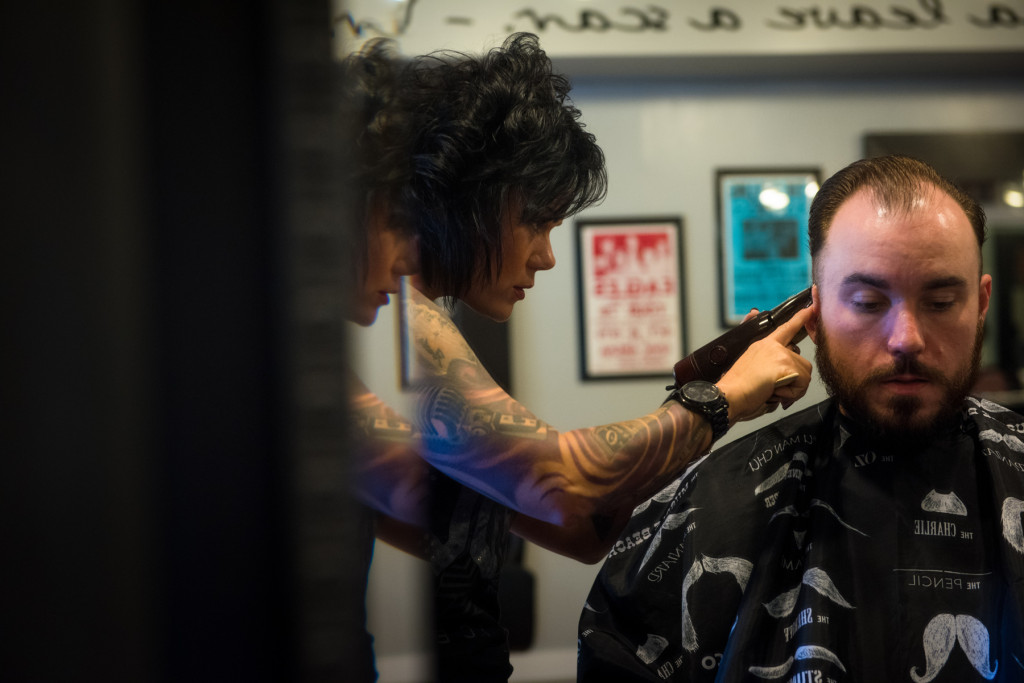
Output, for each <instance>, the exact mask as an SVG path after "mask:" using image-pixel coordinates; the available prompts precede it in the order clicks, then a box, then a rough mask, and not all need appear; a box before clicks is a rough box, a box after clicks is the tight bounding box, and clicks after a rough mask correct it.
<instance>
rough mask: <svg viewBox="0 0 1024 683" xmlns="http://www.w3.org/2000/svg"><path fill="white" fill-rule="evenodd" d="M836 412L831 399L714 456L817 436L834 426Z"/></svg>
mask: <svg viewBox="0 0 1024 683" xmlns="http://www.w3.org/2000/svg"><path fill="white" fill-rule="evenodd" d="M835 410H836V406H835V401H834V400H833V399H831V398H829V399H826V400H824V401H822V402H821V403H818V404H816V405H813V406H811V407H809V408H804V409H803V410H801V411H799V412H796V413H793V414H792V415H787V416H786V417H783V418H780V419H778V420H776V421H775V422H772V423H771V424H769V425H765V426H764V427H761V428H760V429H758V430H756V431H753V432H751V433H750V434H746V435H744V436H742V437H740V438H738V439H736V440H735V441H732V442H730V443H727V444H725V445H723V446H721V447H720V448H718V449H717V450H715V451H714V452H713V455H714V456H716V457H717V456H718V455H722V454H727V453H736V452H738V453H749V452H751V450H754V449H757V448H761V447H763V446H764V445H766V444H771V443H784V442H786V441H790V440H792V439H793V438H795V437H804V436H805V435H806V436H808V437H810V436H812V435H813V436H816V435H817V433H818V432H820V431H821V429H822V428H823V427H826V426H828V425H831V424H832V422H833V418H834V413H835Z"/></svg>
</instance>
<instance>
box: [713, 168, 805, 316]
mask: <svg viewBox="0 0 1024 683" xmlns="http://www.w3.org/2000/svg"><path fill="white" fill-rule="evenodd" d="M716 175H717V189H718V250H719V268H720V277H721V288H720V293H721V312H722V326H723V327H731V326H733V325H737V324H739V323H740V322H741V321H742V320H743V316H745V315H746V314H747V313H748V312H749V311H750V309H751V308H756V309H758V310H762V311H763V310H765V309H767V308H771V307H772V306H775V305H777V304H778V303H780V302H781V301H783V300H785V299H787V298H788V297H790V296H792V295H793V294H796V293H797V292H799V291H800V290H802V289H805V288H806V287H807V286H808V285H810V283H811V254H810V249H809V248H808V245H807V212H808V210H809V208H810V205H811V200H812V199H813V198H814V195H815V193H816V192H817V191H818V184H819V178H820V171H819V170H818V169H815V168H800V169H775V170H771V169H770V170H720V171H718V172H717V174H716Z"/></svg>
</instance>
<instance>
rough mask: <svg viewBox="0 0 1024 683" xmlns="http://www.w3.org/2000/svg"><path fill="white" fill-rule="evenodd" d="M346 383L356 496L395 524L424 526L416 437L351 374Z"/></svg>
mask: <svg viewBox="0 0 1024 683" xmlns="http://www.w3.org/2000/svg"><path fill="white" fill-rule="evenodd" d="M348 382H349V414H350V416H351V419H352V426H353V435H352V436H353V438H352V449H353V456H354V457H353V458H352V472H353V478H354V492H355V495H356V497H357V498H358V499H359V500H360V501H362V502H363V503H364V504H366V505H367V506H369V507H370V508H372V509H373V510H375V511H377V512H378V513H380V514H383V515H386V516H387V517H390V518H392V519H393V520H395V521H396V522H398V523H399V524H406V525H413V526H416V527H424V526H425V525H426V521H425V520H426V502H427V495H428V492H429V485H428V481H427V465H426V463H425V462H424V461H423V459H422V458H421V457H420V454H419V441H420V439H419V434H418V433H417V432H416V430H415V428H414V427H413V425H412V423H410V422H409V421H408V420H406V419H405V418H404V417H402V416H401V415H399V414H398V413H396V412H395V411H394V410H392V409H391V408H389V407H388V406H387V405H385V404H384V402H383V401H381V400H380V399H379V398H378V397H377V396H376V395H374V394H373V393H372V392H371V391H370V390H369V389H367V388H366V386H365V385H364V384H363V383H362V382H360V381H359V379H358V378H356V377H355V376H354V375H350V376H349V379H348ZM387 528H398V527H397V526H394V525H389V526H387ZM382 538H383V540H388V539H387V538H384V537H383V536H382ZM403 549H404V548H403Z"/></svg>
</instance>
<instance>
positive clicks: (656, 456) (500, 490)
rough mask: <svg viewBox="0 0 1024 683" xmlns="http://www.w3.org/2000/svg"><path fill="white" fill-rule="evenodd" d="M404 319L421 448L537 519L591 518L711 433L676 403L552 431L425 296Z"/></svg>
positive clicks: (634, 497)
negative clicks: (408, 326) (413, 371)
mask: <svg viewBox="0 0 1024 683" xmlns="http://www.w3.org/2000/svg"><path fill="white" fill-rule="evenodd" d="M408 305H409V308H408V309H407V310H408V311H409V320H410V321H411V330H412V334H413V337H414V348H415V349H416V350H417V354H416V359H415V362H416V364H417V370H418V374H419V376H420V377H419V379H422V380H423V381H422V382H421V383H420V384H419V387H420V389H419V395H418V407H417V413H418V414H417V416H416V420H415V422H416V426H417V427H418V428H419V430H421V432H422V434H423V442H424V445H425V457H426V458H427V459H428V460H429V461H430V462H431V464H433V465H435V466H436V467H438V468H439V469H441V470H442V471H444V472H446V473H447V474H449V475H450V476H452V477H453V478H455V479H457V480H458V481H461V482H462V483H463V484H465V485H467V486H470V487H472V488H475V489H477V490H478V491H480V492H481V493H484V494H485V495H488V496H490V497H491V498H493V499H495V500H497V501H498V502H500V503H502V504H505V505H508V506H510V507H512V508H514V509H516V510H518V511H520V512H523V513H525V514H527V515H529V516H531V517H536V518H537V519H541V520H546V521H554V522H556V523H560V522H562V521H564V520H565V519H566V518H567V517H568V516H574V517H578V516H580V515H582V516H584V517H586V518H589V519H591V520H592V522H593V523H594V524H595V527H594V528H595V531H596V530H597V526H596V525H597V524H598V522H599V518H601V517H604V516H613V515H615V514H616V512H618V510H619V508H620V507H621V506H623V505H629V506H630V509H632V506H635V505H636V504H638V503H639V502H641V501H642V500H644V499H646V498H647V497H649V496H650V495H653V494H654V493H656V492H657V491H658V490H660V489H661V488H662V487H663V486H665V485H666V484H668V483H669V482H670V481H671V480H672V478H674V477H675V476H678V474H679V473H681V472H682V470H683V468H684V467H685V466H686V464H688V463H689V462H690V461H691V460H692V459H693V458H694V457H695V456H696V455H697V454H698V451H699V449H700V448H701V447H702V446H703V445H706V444H707V443H708V442H709V441H710V434H711V430H710V427H709V426H708V425H707V424H706V423H705V421H704V420H703V419H700V418H696V417H695V416H694V415H693V414H692V413H690V412H689V411H687V410H685V409H683V408H682V407H681V406H679V407H674V408H673V407H662V408H660V409H658V410H656V411H654V412H653V413H651V414H649V415H646V416H644V417H641V418H637V419H633V420H626V421H624V422H617V423H613V424H608V425H603V426H599V427H592V428H586V429H577V430H573V431H569V432H564V433H560V432H558V431H557V430H555V429H553V428H552V427H551V426H549V425H547V424H546V423H544V422H543V421H542V420H540V419H539V418H537V417H536V416H535V415H533V414H532V413H530V412H529V411H528V410H527V409H526V408H525V407H524V406H522V405H521V404H519V403H518V402H516V401H515V400H514V399H513V398H512V397H511V396H509V395H508V394H506V393H505V392H504V391H503V390H502V389H501V388H500V387H498V385H497V384H496V383H495V382H494V381H493V379H491V377H490V376H489V375H488V374H487V372H486V370H485V369H484V368H483V366H482V365H481V363H480V361H479V360H478V359H477V357H476V355H475V354H474V353H473V351H472V349H471V348H470V347H469V345H468V344H467V343H466V341H465V339H464V338H463V337H462V335H461V334H460V333H459V331H458V329H457V328H456V327H455V324H454V323H453V322H452V321H451V319H450V318H448V316H447V315H445V313H444V312H443V311H442V310H441V309H440V308H439V307H437V306H436V305H435V304H433V302H430V301H428V300H426V299H425V298H424V297H423V296H422V295H420V294H418V293H414V295H413V297H411V298H410V300H409V304H408Z"/></svg>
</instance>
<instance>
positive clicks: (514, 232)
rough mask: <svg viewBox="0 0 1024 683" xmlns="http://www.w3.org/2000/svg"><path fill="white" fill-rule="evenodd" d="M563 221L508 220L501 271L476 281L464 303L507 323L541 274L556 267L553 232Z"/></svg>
mask: <svg viewBox="0 0 1024 683" xmlns="http://www.w3.org/2000/svg"><path fill="white" fill-rule="evenodd" d="M561 224H562V221H552V222H550V223H544V224H542V225H535V224H526V223H520V222H518V221H516V220H515V219H512V218H505V219H504V221H503V223H502V226H501V229H502V233H501V244H502V249H501V268H500V269H499V268H497V267H493V268H492V273H491V277H490V278H489V279H488V278H485V277H483V276H478V277H476V278H474V282H473V286H472V287H471V288H470V291H469V292H468V293H467V294H466V295H465V296H463V297H462V301H463V302H464V303H465V304H466V305H468V306H469V307H470V308H472V309H473V310H474V311H476V312H477V313H480V314H482V315H485V316H487V317H488V318H491V319H492V320H496V321H498V322H504V321H505V320H508V318H509V316H510V315H512V307H513V306H515V304H516V303H517V302H519V301H522V300H523V299H525V298H526V290H527V289H529V288H531V287H533V280H534V277H535V276H536V274H537V271H538V270H549V269H551V268H554V266H555V255H554V253H552V251H551V239H550V237H551V230H552V229H554V228H555V226H557V225H561Z"/></svg>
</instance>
